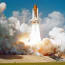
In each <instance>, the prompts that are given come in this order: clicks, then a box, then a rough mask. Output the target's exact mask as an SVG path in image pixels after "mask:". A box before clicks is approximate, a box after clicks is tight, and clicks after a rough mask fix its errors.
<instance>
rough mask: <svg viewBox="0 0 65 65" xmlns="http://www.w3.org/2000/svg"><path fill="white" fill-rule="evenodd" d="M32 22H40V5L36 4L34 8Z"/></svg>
mask: <svg viewBox="0 0 65 65" xmlns="http://www.w3.org/2000/svg"><path fill="white" fill-rule="evenodd" d="M32 23H39V22H38V7H37V5H36V4H35V5H34V7H33V9H32Z"/></svg>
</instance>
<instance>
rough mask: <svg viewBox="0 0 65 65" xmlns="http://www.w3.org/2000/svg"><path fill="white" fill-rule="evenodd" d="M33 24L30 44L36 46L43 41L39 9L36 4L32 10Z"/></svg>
mask: <svg viewBox="0 0 65 65" xmlns="http://www.w3.org/2000/svg"><path fill="white" fill-rule="evenodd" d="M31 23H32V26H31V34H30V43H31V45H32V46H35V45H37V44H38V43H39V42H40V41H41V36H40V27H39V17H38V7H37V5H36V4H35V5H34V7H33V9H32V19H31Z"/></svg>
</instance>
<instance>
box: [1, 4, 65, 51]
mask: <svg viewBox="0 0 65 65" xmlns="http://www.w3.org/2000/svg"><path fill="white" fill-rule="evenodd" d="M2 4H3V3H1V4H0V9H1V12H2V11H3V10H4V9H5V8H6V4H3V5H4V7H1V6H2ZM39 16H40V14H39ZM30 19H31V12H30V11H29V10H26V9H25V10H22V12H19V11H14V12H13V15H12V17H9V18H8V19H6V18H5V17H2V16H1V17H0V50H1V49H3V50H5V48H7V49H9V50H11V51H12V50H14V51H16V48H15V47H13V43H14V42H15V41H17V39H16V35H18V34H20V33H24V32H30V29H31V26H30V24H31V21H30ZM39 22H41V23H40V31H41V37H42V38H44V37H48V36H50V40H51V41H52V43H54V42H55V43H57V45H59V46H60V50H61V51H64V49H65V46H64V43H65V41H64V39H65V32H64V29H62V28H64V27H65V26H64V22H65V18H64V15H63V14H62V13H60V12H58V11H54V12H52V13H50V14H48V16H47V17H45V18H40V20H39ZM54 27H55V28H54ZM59 27H61V28H59ZM52 29H53V30H52ZM50 30H51V31H50ZM49 31H50V32H49ZM48 33H49V35H48ZM56 35H57V36H56ZM55 43H54V44H55ZM4 44H5V45H4ZM55 45H56V44H55ZM3 46H4V47H3Z"/></svg>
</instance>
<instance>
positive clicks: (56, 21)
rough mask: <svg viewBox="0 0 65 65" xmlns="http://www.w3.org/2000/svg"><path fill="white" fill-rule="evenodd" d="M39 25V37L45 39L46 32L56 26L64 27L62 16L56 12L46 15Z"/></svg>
mask: <svg viewBox="0 0 65 65" xmlns="http://www.w3.org/2000/svg"><path fill="white" fill-rule="evenodd" d="M41 22H42V23H41V25H40V30H41V36H42V38H43V37H47V36H48V32H49V31H50V30H51V29H52V28H54V27H56V26H58V27H64V22H65V19H64V15H63V14H62V13H60V12H58V11H54V12H52V13H50V14H48V17H45V18H43V19H41Z"/></svg>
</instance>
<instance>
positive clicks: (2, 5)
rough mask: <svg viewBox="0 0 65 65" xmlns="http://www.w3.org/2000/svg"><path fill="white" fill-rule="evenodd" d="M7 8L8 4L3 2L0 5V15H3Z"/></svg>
mask: <svg viewBox="0 0 65 65" xmlns="http://www.w3.org/2000/svg"><path fill="white" fill-rule="evenodd" d="M5 8H6V3H4V2H2V3H0V13H2V12H3V11H4V10H5Z"/></svg>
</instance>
